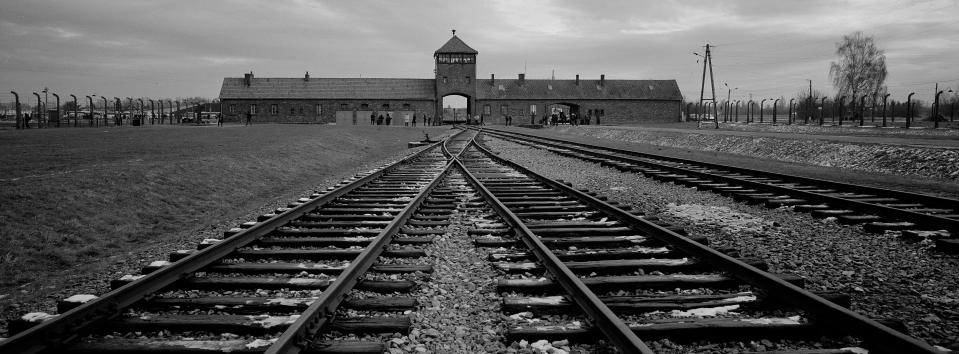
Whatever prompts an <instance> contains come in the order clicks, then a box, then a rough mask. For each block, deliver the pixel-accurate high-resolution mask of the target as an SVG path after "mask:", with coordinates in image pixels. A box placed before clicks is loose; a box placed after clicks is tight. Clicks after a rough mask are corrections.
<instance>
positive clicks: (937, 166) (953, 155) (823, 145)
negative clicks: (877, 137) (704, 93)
mask: <svg viewBox="0 0 959 354" xmlns="http://www.w3.org/2000/svg"><path fill="white" fill-rule="evenodd" d="M553 129H554V130H555V131H556V132H559V133H564V134H575V135H583V136H589V137H593V138H598V139H607V140H618V141H626V142H633V143H641V144H650V145H656V146H668V147H676V148H689V147H695V148H696V149H698V150H704V151H716V152H724V153H731V154H737V155H743V156H751V157H757V158H762V159H770V160H779V161H786V162H794V163H802V164H809V165H815V166H824V167H841V168H844V169H851V170H860V171H868V172H877V173H887V174H895V175H909V176H919V177H927V178H938V179H944V180H948V181H957V180H959V150H957V149H949V148H934V147H914V146H903V145H880V144H865V143H862V144H860V143H849V142H838V141H826V140H816V139H793V138H777V137H769V136H758V137H757V136H745V135H727V134H701V133H696V132H695V131H689V132H684V133H677V132H661V131H645V130H637V129H616V128H611V127H595V126H579V127H575V129H573V128H571V127H557V128H553Z"/></svg>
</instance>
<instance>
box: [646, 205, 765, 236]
mask: <svg viewBox="0 0 959 354" xmlns="http://www.w3.org/2000/svg"><path fill="white" fill-rule="evenodd" d="M663 213H664V214H667V215H670V216H673V217H677V218H682V219H686V220H689V221H691V222H693V223H697V224H699V223H706V224H713V225H719V226H720V228H721V229H722V230H723V231H724V232H727V233H732V234H737V233H744V232H746V233H760V232H763V230H764V229H766V228H768V227H770V226H772V222H769V221H766V220H765V219H763V218H760V217H756V216H754V215H751V214H746V213H740V212H737V211H734V210H732V209H730V208H728V207H724V206H706V205H699V204H680V205H676V204H673V203H669V204H667V205H666V209H665V210H664V211H663Z"/></svg>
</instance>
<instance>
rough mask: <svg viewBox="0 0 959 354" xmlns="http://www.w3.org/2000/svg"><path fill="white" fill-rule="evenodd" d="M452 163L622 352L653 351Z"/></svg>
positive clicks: (647, 353) (465, 170)
mask: <svg viewBox="0 0 959 354" xmlns="http://www.w3.org/2000/svg"><path fill="white" fill-rule="evenodd" d="M470 144H471V145H475V146H478V144H475V141H474V140H473V139H470ZM470 144H468V145H467V146H466V148H464V149H463V151H465V150H466V149H467V148H469V145H470ZM453 162H454V163H455V164H456V165H457V167H459V168H460V169H461V171H462V173H463V176H464V177H466V180H467V181H469V183H470V184H471V185H473V188H476V190H477V191H478V192H479V193H480V194H481V195H483V198H485V199H486V201H487V202H488V203H489V204H490V205H491V206H492V207H493V209H495V210H496V211H497V212H498V213H499V214H500V216H502V217H503V219H504V220H505V221H506V222H508V223H509V224H510V225H511V226H512V229H513V230H514V231H515V233H516V235H517V236H518V237H519V238H520V239H521V240H523V243H525V244H526V246H527V247H528V248H529V249H530V251H532V253H533V254H534V255H536V258H537V259H538V260H539V261H540V263H541V264H542V265H543V267H545V268H546V269H547V270H548V271H549V273H550V274H552V275H553V277H554V279H555V280H556V282H557V283H559V284H560V285H561V286H562V287H563V289H564V290H566V292H567V293H568V294H570V295H571V298H572V300H573V301H574V302H575V303H576V304H577V305H579V307H580V308H581V309H582V310H583V312H584V313H586V315H587V316H589V318H590V319H592V320H593V323H594V324H595V326H596V327H597V328H599V330H600V331H601V332H603V334H605V335H606V337H607V338H609V340H610V342H612V343H613V344H615V345H616V347H617V348H619V350H621V351H622V352H623V353H643V354H652V353H653V351H652V350H651V349H649V347H648V346H646V343H644V342H643V341H642V340H641V339H639V337H638V336H636V333H634V332H633V331H632V330H630V329H629V326H627V325H626V324H625V323H623V321H622V320H621V319H620V318H619V317H618V316H616V314H614V313H613V311H612V310H610V309H609V307H607V306H606V304H604V303H603V302H602V301H601V300H600V299H599V297H597V296H596V294H595V293H593V291H592V290H589V288H588V287H587V286H586V285H585V284H583V282H582V281H581V280H579V278H578V277H577V276H576V274H573V272H572V271H571V270H570V269H569V268H568V267H566V265H565V264H563V262H562V261H561V260H559V258H557V257H556V255H554V254H553V252H552V251H550V250H549V248H548V247H546V245H545V244H543V242H542V241H541V240H540V239H539V237H538V236H536V235H535V234H534V233H533V232H532V231H530V229H529V228H527V227H526V225H525V224H524V223H523V221H522V220H520V218H519V217H517V216H516V214H514V213H513V212H512V211H510V210H509V208H507V207H506V205H504V204H503V203H502V202H501V201H500V200H499V199H498V198H497V197H496V196H495V195H493V193H492V192H490V191H489V189H487V188H486V186H484V185H483V183H482V182H480V181H479V179H477V178H476V176H474V175H473V174H472V173H471V172H470V171H469V169H468V168H467V167H466V165H465V164H463V162H462V161H460V160H459V158H454V159H453Z"/></svg>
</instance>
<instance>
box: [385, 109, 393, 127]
mask: <svg viewBox="0 0 959 354" xmlns="http://www.w3.org/2000/svg"><path fill="white" fill-rule="evenodd" d="M392 123H393V112H386V125H390V124H392Z"/></svg>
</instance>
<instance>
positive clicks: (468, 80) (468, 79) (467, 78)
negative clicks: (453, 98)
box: [466, 76, 470, 84]
mask: <svg viewBox="0 0 959 354" xmlns="http://www.w3.org/2000/svg"><path fill="white" fill-rule="evenodd" d="M466 83H467V84H468V83H470V77H469V76H467V77H466Z"/></svg>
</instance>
